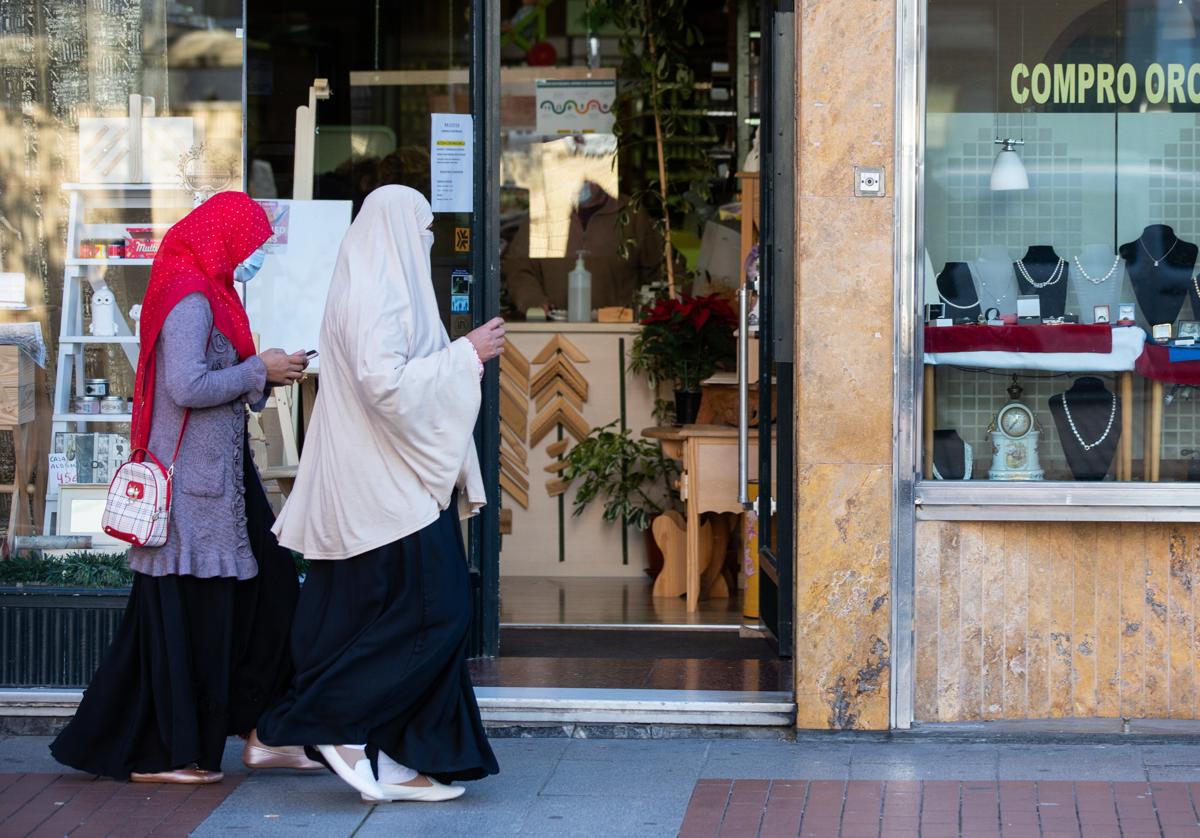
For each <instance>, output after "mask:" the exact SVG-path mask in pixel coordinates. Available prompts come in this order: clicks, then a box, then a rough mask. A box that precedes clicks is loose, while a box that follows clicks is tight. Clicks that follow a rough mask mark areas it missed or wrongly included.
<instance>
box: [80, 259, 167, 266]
mask: <svg viewBox="0 0 1200 838" xmlns="http://www.w3.org/2000/svg"><path fill="white" fill-rule="evenodd" d="M66 263H67V265H68V266H70V267H80V266H83V265H130V266H133V265H144V266H146V267H149V266H150V265H153V264H154V259H67V260H66Z"/></svg>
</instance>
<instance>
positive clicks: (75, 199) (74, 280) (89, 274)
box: [43, 183, 193, 535]
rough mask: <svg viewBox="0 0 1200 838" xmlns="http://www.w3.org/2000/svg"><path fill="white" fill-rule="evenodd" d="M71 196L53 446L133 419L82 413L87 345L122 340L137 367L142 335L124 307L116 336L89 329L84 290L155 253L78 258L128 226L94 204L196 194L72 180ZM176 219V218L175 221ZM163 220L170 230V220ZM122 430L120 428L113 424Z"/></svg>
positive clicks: (54, 507) (143, 206)
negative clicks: (84, 247) (105, 216)
mask: <svg viewBox="0 0 1200 838" xmlns="http://www.w3.org/2000/svg"><path fill="white" fill-rule="evenodd" d="M63 190H64V191H65V192H66V193H67V197H68V200H69V214H68V226H67V254H68V256H67V259H66V260H65V268H64V271H63V302H62V318H61V326H60V329H59V338H58V364H57V369H56V371H55V378H54V416H53V418H52V425H51V427H52V430H51V437H50V442H51V450H53V446H54V441H55V440H56V439H57V438H58V435H59V434H60V433H86V432H87V430H88V428H89V426H95V425H100V426H104V425H108V426H121V425H128V424H129V423H130V422H131V421H132V417H131V416H130V415H129V414H128V413H121V414H119V415H115V414H104V415H91V414H80V413H76V412H75V409H74V400H75V398H76V396H78V395H82V393H83V383H84V377H85V376H84V350H85V349H86V347H88V346H97V345H101V346H106V345H107V346H119V347H121V349H122V350H123V351H124V354H125V358H126V359H127V360H128V361H129V364H130V366H131V367H132V368H133V369H134V370H136V369H137V362H138V350H139V342H138V338H137V337H136V336H135V335H134V334H133V332H132V330H131V329H130V328H129V324H128V323H127V322H126V320H125V316H124V314H123V313H122V312H121V311H119V310H118V311H115V312H114V315H113V321H114V323H115V324H116V328H117V334H116V335H114V336H112V337H103V336H92V335H89V334H87V330H86V328H85V324H84V322H83V298H84V294H85V293H88V289H90V292H91V293H95V292H97V291H102V290H107V289H108V283H107V279H106V273H107V271H108V269H109V268H110V267H145V268H149V267H150V265H152V264H153V262H154V260H153V259H82V258H78V255H79V252H80V251H79V244H80V242H81V241H83V240H84V239H91V238H96V239H118V238H124V237H125V227H126V226H134V225H127V224H124V223H116V222H102V223H95V222H93V221H91V213H92V211H94V210H123V209H125V210H128V209H140V210H153V211H155V213H157V212H158V211H161V210H164V209H165V210H174V209H179V210H181V212H180V213H179V215H182V214H183V213H185V212H187V211H188V210H190V209H192V207H193V202H192V195H191V193H190V192H189V191H188V190H185V189H183V188H182V187H180V186H174V185H166V184H152V183H83V184H79V183H67V184H64V185H63ZM174 220H175V219H174V218H173V219H172V221H174ZM138 226H163V231H164V232H165V230H166V227H167V226H169V225H138ZM112 430H116V428H112ZM57 514H58V499H57V498H52V497H49V492H47V498H46V514H45V516H44V517H43V522H44V524H43V529H44V532H45V534H46V535H52V534H53V533H54V532H55V527H56V523H57V522H56V518H57Z"/></svg>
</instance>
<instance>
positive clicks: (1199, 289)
mask: <svg viewBox="0 0 1200 838" xmlns="http://www.w3.org/2000/svg"><path fill="white" fill-rule="evenodd" d="M1198 276H1200V274H1196V275H1195V276H1193V277H1192V287H1193V288H1195V289H1196V297H1197V298H1198V299H1200V282H1197V281H1196V277H1198Z"/></svg>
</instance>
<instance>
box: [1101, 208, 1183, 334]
mask: <svg viewBox="0 0 1200 838" xmlns="http://www.w3.org/2000/svg"><path fill="white" fill-rule="evenodd" d="M1198 252H1200V251H1198V249H1197V247H1196V245H1194V244H1192V243H1191V242H1186V241H1184V240H1183V239H1181V238H1179V237H1178V236H1176V235H1175V231H1174V230H1172V229H1171V228H1170V227H1168V226H1167V225H1165V224H1152V225H1150V226H1149V227H1147V228H1146V229H1145V230H1143V231H1142V234H1141V236H1139V237H1138V238H1137V239H1135V240H1134V241H1131V242H1129V243H1128V244H1123V245H1121V248H1120V254H1121V258H1123V259H1124V260H1125V265H1126V268H1127V269H1128V271H1129V279H1130V281H1131V282H1132V283H1133V293H1134V295H1135V296H1136V297H1137V302H1138V308H1139V309H1141V312H1142V316H1143V317H1145V319H1146V324H1147V325H1149V326H1155V325H1158V324H1161V323H1172V324H1173V323H1174V322H1175V321H1176V320H1178V319H1179V313H1180V312H1181V311H1182V310H1183V301H1184V300H1185V299H1187V298H1188V296H1189V293H1191V294H1195V289H1193V287H1192V286H1193V282H1192V273H1193V272H1194V271H1195V268H1196V256H1197V253H1198ZM1192 306H1193V310H1200V308H1198V307H1200V302H1198V301H1193V303H1192Z"/></svg>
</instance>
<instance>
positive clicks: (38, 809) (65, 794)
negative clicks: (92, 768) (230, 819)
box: [0, 774, 242, 838]
mask: <svg viewBox="0 0 1200 838" xmlns="http://www.w3.org/2000/svg"><path fill="white" fill-rule="evenodd" d="M241 781H242V778H241V777H226V778H225V780H224V782H221V783H216V784H213V785H208V786H180V785H156V784H151V783H118V782H115V781H113V780H101V779H96V778H94V777H92V776H90V775H87V774H0V836H4V838H18V836H31V838H63V836H66V835H69V836H71V838H107V836H120V838H142V836H155V838H176V836H178V838H183V837H184V836H187V835H189V834H191V832H192V831H193V830H194V829H195V828H196V827H198V826H199V825H200V824H201V823H203V822H204V819H205V818H207V817H208V816H209V815H210V814H212V812H213V810H214V809H216V808H217V807H218V806H220V805H221V803H222V801H224V800H225V798H226V797H228V796H229V795H230V794H231V793H232V792H233V790H234V789H236V788H237V786H238V784H239V783H240V782H241Z"/></svg>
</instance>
